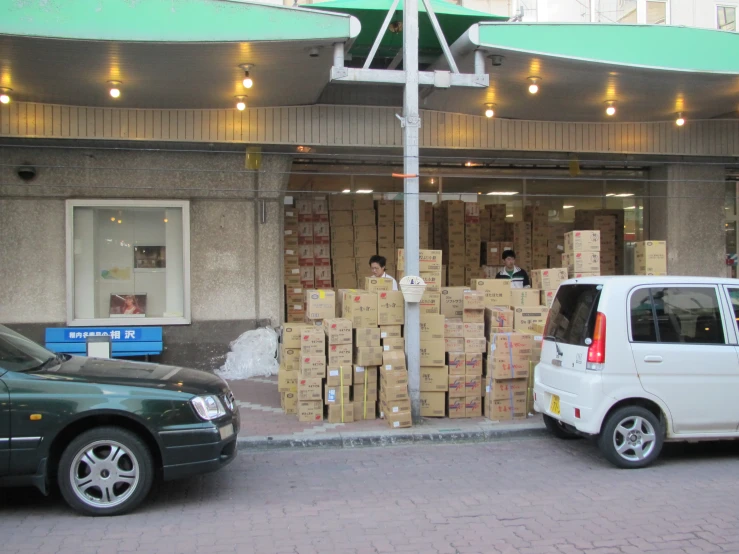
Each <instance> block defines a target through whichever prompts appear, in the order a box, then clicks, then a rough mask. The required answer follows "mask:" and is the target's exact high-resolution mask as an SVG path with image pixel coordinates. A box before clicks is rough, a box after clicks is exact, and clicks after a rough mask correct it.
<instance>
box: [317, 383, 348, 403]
mask: <svg viewBox="0 0 739 554" xmlns="http://www.w3.org/2000/svg"><path fill="white" fill-rule="evenodd" d="M351 390H352V388H351V386H350V385H345V386H343V387H341V386H338V385H336V386H334V385H326V386H325V387H324V392H325V395H324V397H323V398H324V402H325V404H326V405H329V404H342V403H343V404H344V405H345V406H346V405H347V404H350V403H351ZM342 395H343V397H344V398H343V400H342Z"/></svg>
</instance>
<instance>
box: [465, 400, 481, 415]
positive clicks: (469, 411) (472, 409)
mask: <svg viewBox="0 0 739 554" xmlns="http://www.w3.org/2000/svg"><path fill="white" fill-rule="evenodd" d="M464 417H482V396H467V397H465V399H464Z"/></svg>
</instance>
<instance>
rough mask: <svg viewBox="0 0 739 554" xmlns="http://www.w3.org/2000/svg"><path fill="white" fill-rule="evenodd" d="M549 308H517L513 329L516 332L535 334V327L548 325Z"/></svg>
mask: <svg viewBox="0 0 739 554" xmlns="http://www.w3.org/2000/svg"><path fill="white" fill-rule="evenodd" d="M547 315H549V308H547V307H545V306H531V307H524V308H521V307H519V308H516V309H515V310H514V316H513V328H514V329H515V330H516V331H519V332H521V331H530V332H534V326H535V325H540V324H543V323H546V320H547Z"/></svg>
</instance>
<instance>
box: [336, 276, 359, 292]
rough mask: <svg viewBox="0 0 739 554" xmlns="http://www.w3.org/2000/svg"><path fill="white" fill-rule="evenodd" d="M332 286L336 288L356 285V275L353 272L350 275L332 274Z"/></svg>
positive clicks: (348, 287)
mask: <svg viewBox="0 0 739 554" xmlns="http://www.w3.org/2000/svg"><path fill="white" fill-rule="evenodd" d="M334 286H335V287H336V288H337V289H353V288H356V287H357V276H356V275H354V274H353V273H352V274H351V275H343V274H342V275H336V274H334Z"/></svg>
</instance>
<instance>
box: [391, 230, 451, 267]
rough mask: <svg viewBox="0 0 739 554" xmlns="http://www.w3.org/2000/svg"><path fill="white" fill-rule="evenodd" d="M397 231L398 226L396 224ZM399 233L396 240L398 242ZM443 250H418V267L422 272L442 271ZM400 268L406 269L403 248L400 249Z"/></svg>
mask: <svg viewBox="0 0 739 554" xmlns="http://www.w3.org/2000/svg"><path fill="white" fill-rule="evenodd" d="M395 230H396V232H397V230H398V227H397V225H396V227H395ZM397 239H398V237H397V235H396V237H395V240H396V242H397ZM441 258H442V252H441V250H419V251H418V269H419V271H420V272H434V271H436V272H438V271H441ZM398 269H405V253H404V250H403V249H402V248H400V249H398Z"/></svg>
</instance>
